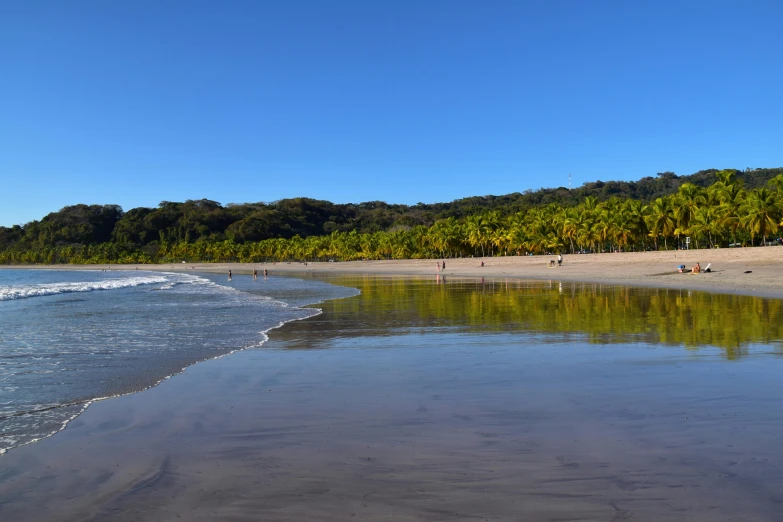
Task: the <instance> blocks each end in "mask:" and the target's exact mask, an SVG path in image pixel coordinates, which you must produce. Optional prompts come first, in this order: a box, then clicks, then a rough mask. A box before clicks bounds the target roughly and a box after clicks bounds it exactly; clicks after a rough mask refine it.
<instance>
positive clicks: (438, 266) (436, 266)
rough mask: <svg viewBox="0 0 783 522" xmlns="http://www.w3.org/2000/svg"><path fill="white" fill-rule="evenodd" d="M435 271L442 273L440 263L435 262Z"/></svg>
mask: <svg viewBox="0 0 783 522" xmlns="http://www.w3.org/2000/svg"><path fill="white" fill-rule="evenodd" d="M435 271H436V272H440V263H438V262H437V261H435Z"/></svg>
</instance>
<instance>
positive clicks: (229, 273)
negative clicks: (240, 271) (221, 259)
mask: <svg viewBox="0 0 783 522" xmlns="http://www.w3.org/2000/svg"><path fill="white" fill-rule="evenodd" d="M228 280H229V281H231V270H229V271H228Z"/></svg>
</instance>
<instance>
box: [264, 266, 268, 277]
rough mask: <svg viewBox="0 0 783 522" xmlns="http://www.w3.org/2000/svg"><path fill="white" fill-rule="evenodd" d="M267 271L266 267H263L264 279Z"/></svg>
mask: <svg viewBox="0 0 783 522" xmlns="http://www.w3.org/2000/svg"><path fill="white" fill-rule="evenodd" d="M266 275H267V271H266V268H264V279H266Z"/></svg>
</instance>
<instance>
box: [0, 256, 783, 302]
mask: <svg viewBox="0 0 783 522" xmlns="http://www.w3.org/2000/svg"><path fill="white" fill-rule="evenodd" d="M555 258H556V256H554V255H537V256H502V257H486V258H452V259H449V258H445V259H437V260H436V259H409V260H388V261H386V260H383V261H346V262H335V263H329V262H308V263H307V265H305V264H304V263H298V262H290V263H287V262H277V263H177V264H144V265H108V264H107V265H4V266H0V269H36V268H38V269H54V270H91V269H92V270H103V269H106V270H152V271H161V270H162V271H176V272H192V271H198V272H214V273H220V272H227V271H228V270H232V272H233V273H234V274H236V275H242V274H250V273H251V272H252V270H253V268H259V269H260V268H261V267H264V268H267V270H268V271H269V274H270V275H271V276H275V275H292V276H297V275H314V276H319V275H320V276H328V275H329V274H374V275H388V276H393V275H419V276H432V277H433V278H435V277H436V276H440V277H445V278H446V281H447V282H448V278H454V277H488V278H514V279H533V280H551V281H575V282H584V283H598V284H608V285H626V286H644V287H653V288H656V287H657V288H670V289H671V288H675V289H676V288H679V289H683V290H700V291H707V292H718V293H730V294H741V295H755V296H760V297H771V298H780V299H783V261H782V260H783V248H780V247H775V246H769V247H752V248H751V247H748V248H730V249H727V248H723V249H705V250H676V251H672V250H669V251H657V252H656V251H651V252H622V253H604V254H566V255H564V256H563V266H561V267H557V266H555V267H549V261H550V260H553V259H555ZM436 261H437V262H438V263H442V262H444V261H445V263H446V269H445V270H443V269H442V268H440V269H437V270H436ZM482 261H483V262H484V266H483V267H482V266H481V263H482ZM697 262H698V263H700V264H701V267H702V268H705V267H706V266H707V265H708V264H711V265H712V266H711V270H712V272H711V273H707V274H705V273H702V274H699V275H690V274H684V273H678V272H677V267H678V266H679V265H685V266H686V268H687V270H690V269H691V268H692V267H693V265H695V264H696V263H697Z"/></svg>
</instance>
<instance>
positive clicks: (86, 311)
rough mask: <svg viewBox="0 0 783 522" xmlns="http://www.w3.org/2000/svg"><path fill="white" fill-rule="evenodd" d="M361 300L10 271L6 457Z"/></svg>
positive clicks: (97, 274) (0, 434)
mask: <svg viewBox="0 0 783 522" xmlns="http://www.w3.org/2000/svg"><path fill="white" fill-rule="evenodd" d="M354 294H356V290H353V289H348V288H344V287H339V286H334V285H330V284H327V283H322V282H317V281H307V282H305V281H302V280H299V279H295V278H277V277H270V278H268V279H264V278H263V277H260V278H259V279H258V280H257V281H253V280H252V278H251V277H250V276H246V275H236V276H235V277H234V278H233V281H231V282H229V281H227V277H226V276H225V275H217V274H196V273H194V274H183V273H162V272H147V271H133V272H127V271H106V272H103V271H58V270H0V453H4V452H5V451H7V450H8V449H10V448H13V447H16V446H19V445H23V444H28V443H31V442H35V441H37V440H39V439H41V438H43V437H46V436H49V435H52V434H54V433H56V432H57V431H59V430H61V429H62V428H63V427H65V425H66V424H67V423H68V422H69V421H70V420H72V419H73V418H75V417H76V416H77V415H79V414H80V413H81V412H82V411H84V409H85V408H87V407H88V406H89V404H90V403H92V402H93V401H95V400H100V399H105V398H109V397H114V396H118V395H122V394H127V393H132V392H136V391H140V390H143V389H146V388H148V387H150V386H153V385H155V384H156V383H158V382H160V381H161V380H163V379H165V378H167V377H170V376H172V375H174V374H176V373H178V372H180V371H182V370H183V369H184V368H185V367H187V366H189V365H191V364H193V363H196V362H199V361H203V360H206V359H211V358H215V357H220V356H222V355H225V354H228V353H231V352H234V351H236V350H242V349H246V348H253V347H259V346H261V345H262V344H263V342H264V341H265V340H266V332H267V331H268V330H270V329H272V328H275V327H278V326H280V325H282V324H284V323H286V322H289V321H294V320H298V319H303V318H306V317H310V316H312V315H314V314H317V313H318V312H319V311H318V310H317V309H314V308H302V306H304V305H307V304H313V303H318V302H320V301H323V300H326V299H335V298H340V297H348V296H351V295H354Z"/></svg>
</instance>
